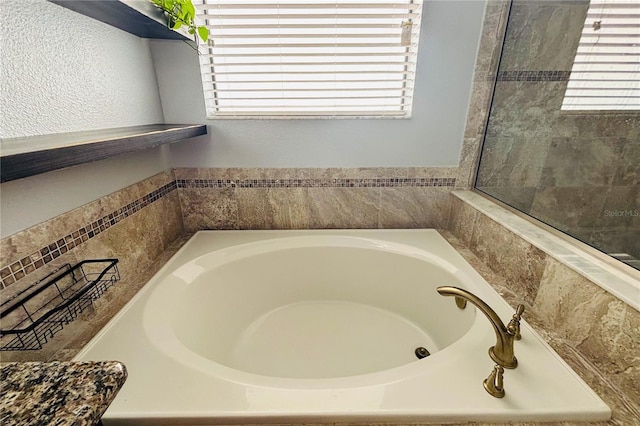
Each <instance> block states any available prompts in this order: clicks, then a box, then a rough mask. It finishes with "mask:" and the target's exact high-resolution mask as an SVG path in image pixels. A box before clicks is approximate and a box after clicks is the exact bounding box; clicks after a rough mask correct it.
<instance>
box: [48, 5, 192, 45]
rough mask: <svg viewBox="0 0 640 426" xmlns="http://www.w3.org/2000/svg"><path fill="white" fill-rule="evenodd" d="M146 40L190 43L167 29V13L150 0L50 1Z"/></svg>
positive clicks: (185, 38)
mask: <svg viewBox="0 0 640 426" xmlns="http://www.w3.org/2000/svg"><path fill="white" fill-rule="evenodd" d="M49 1H50V2H51V3H55V4H57V5H60V6H62V7H65V8H67V9H69V10H73V11H74V12H78V13H81V14H82V15H85V16H88V17H90V18H93V19H96V20H98V21H101V22H104V23H106V24H109V25H111V26H113V27H116V28H119V29H121V30H123V31H126V32H128V33H130V34H134V35H136V36H138V37H142V38H155V39H167V40H188V38H187V37H185V36H184V35H182V34H180V33H179V32H176V31H173V30H171V29H169V28H167V24H166V21H165V19H164V14H163V13H162V11H161V10H160V9H158V8H157V7H155V6H154V5H153V4H152V3H151V2H149V1H148V0H49Z"/></svg>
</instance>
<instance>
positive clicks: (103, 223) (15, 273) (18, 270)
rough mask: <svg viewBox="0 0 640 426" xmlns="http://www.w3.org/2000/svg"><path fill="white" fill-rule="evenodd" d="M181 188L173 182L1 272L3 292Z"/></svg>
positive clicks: (0, 279)
mask: <svg viewBox="0 0 640 426" xmlns="http://www.w3.org/2000/svg"><path fill="white" fill-rule="evenodd" d="M176 188H177V185H176V181H172V182H171V183H168V184H166V185H164V186H162V187H160V188H158V189H156V190H155V191H152V192H150V193H148V194H147V195H145V196H143V197H141V198H138V199H137V200H135V201H132V202H131V203H129V204H127V205H126V206H124V207H121V208H119V209H118V210H115V211H113V212H111V213H109V214H108V215H105V216H103V217H101V218H99V219H98V220H96V221H94V222H91V223H89V224H87V225H85V226H83V227H82V228H80V229H78V230H76V231H73V232H72V233H70V234H68V235H66V236H64V237H62V238H60V239H59V240H57V241H53V242H51V243H50V244H48V245H47V246H45V247H42V248H41V249H40V250H38V251H35V252H33V253H31V254H30V255H28V256H25V257H24V258H22V259H20V260H18V261H17V262H14V263H12V264H10V265H8V266H5V267H3V268H2V269H0V282H1V284H2V288H7V287H8V286H9V285H11V284H13V283H15V282H16V281H18V280H20V279H22V278H24V277H25V276H26V275H28V274H30V273H31V272H33V271H35V270H36V269H39V268H41V267H43V266H44V265H46V264H48V263H50V262H51V261H53V260H54V259H56V258H58V257H60V256H61V255H63V254H64V253H66V252H68V251H69V250H71V249H73V248H74V247H77V246H79V245H80V244H83V243H85V242H86V241H88V240H89V239H91V238H93V237H95V236H96V235H98V234H99V233H101V232H103V231H105V230H107V229H109V228H110V227H111V226H113V225H115V224H116V223H118V222H120V221H122V220H123V219H126V218H127V217H129V216H131V215H132V214H134V213H136V212H137V211H139V210H141V209H142V208H144V207H146V206H148V205H149V204H151V203H153V202H155V201H157V200H159V199H161V198H162V197H164V196H166V195H167V194H169V193H170V192H171V191H173V190H175V189H176Z"/></svg>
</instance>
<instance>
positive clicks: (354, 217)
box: [309, 188, 380, 228]
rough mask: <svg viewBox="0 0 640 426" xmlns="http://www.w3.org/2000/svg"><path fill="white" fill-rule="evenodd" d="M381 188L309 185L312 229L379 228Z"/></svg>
mask: <svg viewBox="0 0 640 426" xmlns="http://www.w3.org/2000/svg"><path fill="white" fill-rule="evenodd" d="M379 201H380V190H379V188H309V211H310V224H309V227H310V228H377V227H378V210H379V209H378V206H379Z"/></svg>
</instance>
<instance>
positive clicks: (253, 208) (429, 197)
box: [174, 167, 457, 232]
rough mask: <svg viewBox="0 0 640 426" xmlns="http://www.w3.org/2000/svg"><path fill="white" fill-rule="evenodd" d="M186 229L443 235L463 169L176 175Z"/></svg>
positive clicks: (213, 171) (242, 171) (191, 171)
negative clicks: (430, 232)
mask: <svg viewBox="0 0 640 426" xmlns="http://www.w3.org/2000/svg"><path fill="white" fill-rule="evenodd" d="M174 172H175V175H176V182H177V186H178V194H179V196H180V202H181V205H182V210H183V216H184V225H185V229H186V230H187V231H189V232H193V231H196V230H199V229H321V228H444V227H446V224H447V217H448V214H449V203H450V198H449V193H450V191H451V190H452V189H453V188H454V187H455V182H456V178H455V176H456V173H457V168H456V167H441V168H363V169H354V168H348V169H309V168H299V169H259V168H256V169H253V168H252V169H217V168H214V169H195V168H188V169H175V170H174Z"/></svg>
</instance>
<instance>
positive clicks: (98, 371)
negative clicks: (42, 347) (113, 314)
mask: <svg viewBox="0 0 640 426" xmlns="http://www.w3.org/2000/svg"><path fill="white" fill-rule="evenodd" d="M126 379H127V370H126V368H125V366H124V365H123V364H122V363H120V362H117V361H100V362H13V363H7V364H4V365H3V366H2V370H1V371H0V424H2V425H3V426H10V425H26V424H33V425H36V424H37V425H42V426H44V425H56V426H65V425H74V426H84V425H95V424H98V422H99V421H100V418H101V417H102V414H103V413H104V412H105V411H106V409H107V407H108V406H109V404H110V403H111V402H112V401H113V399H114V398H115V396H116V395H117V393H118V391H119V390H120V388H121V387H122V385H123V384H124V382H125V380H126Z"/></svg>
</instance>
